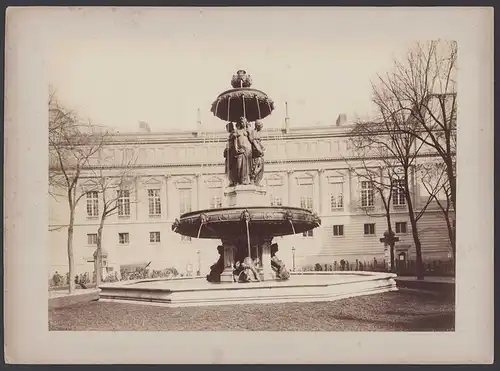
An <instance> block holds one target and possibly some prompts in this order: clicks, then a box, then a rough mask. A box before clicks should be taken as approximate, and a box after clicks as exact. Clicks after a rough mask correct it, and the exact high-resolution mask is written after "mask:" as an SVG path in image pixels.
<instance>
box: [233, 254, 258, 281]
mask: <svg viewBox="0 0 500 371" xmlns="http://www.w3.org/2000/svg"><path fill="white" fill-rule="evenodd" d="M233 275H234V280H235V281H237V282H240V283H245V282H252V281H253V282H255V281H257V282H258V281H260V278H259V273H258V272H257V268H256V267H255V264H254V261H253V260H252V258H251V257H249V256H247V257H246V258H245V259H243V262H241V263H240V262H239V261H237V262H236V264H235V269H234V271H233Z"/></svg>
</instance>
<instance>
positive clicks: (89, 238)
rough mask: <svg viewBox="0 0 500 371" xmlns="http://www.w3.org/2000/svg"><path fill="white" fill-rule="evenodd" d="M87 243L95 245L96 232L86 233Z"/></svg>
mask: <svg viewBox="0 0 500 371" xmlns="http://www.w3.org/2000/svg"><path fill="white" fill-rule="evenodd" d="M87 245H97V233H89V234H87Z"/></svg>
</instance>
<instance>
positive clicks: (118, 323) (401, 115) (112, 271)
mask: <svg viewBox="0 0 500 371" xmlns="http://www.w3.org/2000/svg"><path fill="white" fill-rule="evenodd" d="M302 10H304V9H302ZM64 11H66V12H69V13H72V12H74V13H75V14H79V15H81V14H82V13H83V15H84V16H86V17H88V18H91V17H93V18H95V19H97V20H99V19H100V18H102V19H104V18H107V19H108V21H106V22H104V21H102V23H97V24H98V25H97V26H96V29H95V32H94V33H93V35H94V36H92V35H89V36H87V37H85V36H82V35H80V37H79V38H76V37H74V38H72V37H66V38H62V37H61V40H58V41H57V42H55V40H52V43H51V47H50V48H49V50H50V51H49V52H48V53H47V54H46V57H45V59H44V68H45V71H46V77H45V79H44V80H43V84H44V86H45V88H44V89H39V90H38V91H45V93H46V94H45V96H44V97H38V98H39V99H45V110H46V111H45V113H43V115H42V116H43V117H45V118H46V122H45V124H44V125H43V130H41V128H40V130H39V133H40V134H38V135H39V136H40V138H41V136H44V138H47V139H43V140H41V139H40V147H42V145H43V147H45V149H43V151H46V152H45V153H47V155H45V154H44V152H39V153H38V155H37V156H39V157H40V158H41V157H44V156H46V157H48V159H47V160H40V161H41V165H40V166H42V165H43V166H45V167H44V170H43V171H45V178H44V179H45V185H43V184H42V183H41V182H43V178H42V180H41V181H40V183H39V184H42V185H41V189H43V187H45V188H44V189H46V190H47V191H46V193H45V196H43V195H42V193H40V194H41V195H42V196H40V197H45V199H46V200H45V201H44V205H45V206H46V208H45V210H46V211H47V214H48V215H47V217H46V219H45V224H44V225H45V227H44V228H45V232H44V233H45V236H46V241H47V242H46V244H45V243H43V242H40V245H39V246H38V249H41V250H43V252H42V253H43V254H45V260H44V261H45V262H46V263H45V264H44V265H43V270H44V271H45V276H44V277H43V281H44V282H43V284H44V285H45V284H46V287H47V290H46V291H45V292H46V299H45V303H46V306H47V308H46V314H47V317H46V318H47V320H46V323H45V327H46V329H48V332H49V333H53V334H61V333H75V334H77V333H78V334H82V336H83V333H82V332H85V333H89V336H92V335H91V333H95V332H110V331H112V332H114V333H119V332H126V333H127V334H131V335H128V336H135V335H133V334H134V332H137V333H138V335H139V333H140V332H155V333H156V334H158V336H159V335H161V334H168V333H169V332H176V333H177V332H184V333H185V334H186V335H187V334H189V333H190V332H193V331H196V332H200V333H202V332H208V333H212V334H214V335H215V334H216V332H221V331H222V332H230V333H233V334H234V336H240V335H238V333H241V334H246V333H252V332H253V333H257V332H269V333H271V332H273V333H276V332H284V333H285V334H287V333H288V334H292V333H294V332H295V333H297V332H300V333H302V332H309V333H316V334H321V333H324V334H326V333H332V332H334V333H339V335H337V336H340V337H339V339H338V341H341V340H340V339H341V336H343V335H341V334H342V333H346V336H347V333H365V332H369V333H386V334H388V333H402V334H408V336H410V333H419V334H425V333H429V334H434V333H445V334H450V335H453V334H454V333H455V332H456V331H457V330H458V329H459V328H460V325H459V324H458V322H457V317H456V309H457V306H458V305H459V303H457V295H456V292H457V290H459V285H460V283H459V282H460V280H459V277H461V275H463V274H467V272H466V270H467V268H465V270H464V271H463V272H465V273H463V272H461V269H463V267H464V265H460V264H458V263H457V262H458V261H459V260H460V259H462V257H463V256H464V255H462V257H461V255H460V254H461V251H462V250H460V241H459V240H460V239H461V238H462V236H464V235H465V234H467V233H468V229H470V226H469V227H467V223H465V222H462V221H461V220H460V218H458V215H459V214H458V210H459V209H462V210H466V209H467V208H468V204H467V203H462V200H463V199H464V197H463V196H462V198H460V197H458V196H457V190H459V189H460V187H461V184H462V182H465V181H466V179H465V178H468V177H469V176H468V175H467V173H466V171H462V168H461V167H460V166H459V161H457V159H460V158H462V159H463V158H467V157H469V158H470V156H473V155H472V151H473V150H472V149H469V148H468V146H467V145H465V146H464V145H463V144H464V142H463V140H464V139H463V137H461V136H462V135H463V134H462V133H461V130H462V127H464V126H467V125H470V124H471V123H470V122H469V121H468V119H463V118H462V117H461V115H462V105H464V106H465V104H464V103H463V102H464V101H465V99H464V98H462V96H461V94H463V93H464V91H463V90H462V89H461V85H462V86H463V84H466V83H467V80H464V81H465V82H462V74H461V73H462V70H461V66H462V65H463V64H462V52H461V50H462V45H461V41H460V36H459V35H458V33H457V35H456V37H454V36H453V33H448V34H444V33H442V32H434V33H432V32H430V33H427V34H425V35H422V36H421V37H418V35H415V36H412V34H411V33H410V34H409V35H406V36H403V35H396V34H395V33H394V32H393V33H390V34H391V35H393V36H392V37H388V36H386V35H388V34H389V33H387V34H383V33H381V32H373V33H371V30H370V29H369V25H367V26H366V28H364V29H363V32H359V31H358V32H352V34H351V35H349V32H350V30H351V29H352V28H353V27H356V25H357V24H358V23H357V22H356V20H358V21H359V22H361V21H360V19H361V17H363V19H367V17H368V18H370V17H371V18H373V17H374V16H375V15H376V14H380V15H381V16H382V17H383V15H386V16H387V19H391V18H394V17H395V16H397V13H400V12H398V11H397V10H395V11H394V13H393V14H391V11H390V10H389V9H384V10H382V9H380V12H379V11H378V10H376V9H371V10H369V9H364V10H361V9H359V12H360V13H359V15H358V18H357V16H356V13H355V12H354V9H352V10H351V11H349V10H346V9H338V10H336V9H334V8H331V9H328V12H327V13H329V14H330V15H331V19H341V18H342V15H345V16H346V17H347V16H348V17H350V18H349V19H351V21H352V22H351V23H349V22H348V21H347V20H346V21H345V28H343V29H344V32H345V33H342V32H340V31H339V28H341V27H340V26H338V25H337V26H325V25H326V24H327V22H328V21H327V19H328V17H326V16H320V15H318V12H317V11H316V12H315V11H313V10H312V9H308V10H307V11H305V13H300V12H299V11H298V9H288V10H284V9H279V8H270V9H267V10H265V9H259V8H239V9H236V8H226V9H223V8H206V9H201V8H200V9H197V8H192V9H190V8H185V9H180V8H163V9H161V8H158V9H152V8H151V9H147V8H144V9H141V8H137V9H127V8H109V9H99V8H94V9H92V8H79V9H78V10H75V9H73V10H71V9H70V10H61V12H64ZM286 12H288V13H287V14H286ZM406 12H411V10H406ZM361 13H362V14H361ZM313 14H314V15H317V16H318V18H316V20H321V22H319V21H318V22H317V23H318V24H315V22H316V21H315V18H314V16H313ZM416 14H418V13H416ZM486 14H487V13H486ZM60 15H61V14H58V16H60ZM70 15H71V14H70ZM71 16H74V14H73V15H71ZM148 17H149V18H148ZM287 18H288V19H289V22H288V23H287V22H286V21H285V19H287ZM375 18H376V16H375ZM476 18H479V17H476ZM47 19H49V18H47ZM118 19H119V21H118ZM147 19H149V21H150V22H149V23H148V21H147ZM259 19H260V20H261V21H262V24H261V26H257V23H255V21H256V20H259ZM112 20H114V22H115V23H114V24H113V25H111V24H112V22H113V21H112ZM240 21H241V22H242V23H243V22H244V23H248V24H252V23H253V26H251V27H250V28H241V29H240V28H239V26H236V27H235V25H238V24H239V23H240ZM277 21H279V24H280V27H277V26H276V25H273V22H277ZM301 22H302V23H301ZM319 23H321V25H322V26H324V27H326V28H322V27H321V25H320V24H319ZM368 23H370V21H368ZM104 24H106V25H107V27H109V28H110V29H112V30H113V29H114V32H110V35H108V34H106V33H105V32H104V31H100V28H103V29H104V26H103V25H104ZM152 24H155V25H157V26H155V27H157V28H155V27H153V26H151V25H152ZM332 24H335V22H332ZM82 25H85V26H86V28H88V27H90V26H89V23H88V21H83V23H82ZM110 25H111V26H110ZM165 25H168V26H165ZM297 25H300V26H298V27H299V30H297V29H295V27H297ZM163 26H165V27H167V28H168V29H169V30H170V32H166V31H165V32H163V33H162V32H160V31H158V30H160V29H162V28H161V27H163ZM74 27H76V26H74ZM380 27H381V28H383V27H382V26H380ZM83 29H84V28H83V26H82V27H81V29H80V30H83ZM117 29H118V30H117ZM125 29H126V31H123V30H125ZM59 32H60V31H59ZM63 33H64V32H63ZM266 35H267V37H266ZM59 36H60V35H59ZM464 59H467V58H464ZM464 63H465V64H466V63H467V61H465V62H464ZM466 93H467V91H466ZM468 98H470V97H468ZM37 107H38V106H37ZM39 107H41V105H40V106H39ZM466 109H467V108H464V112H465V111H466ZM39 110H41V108H39ZM483 124H484V125H489V123H488V122H486V121H484V122H483ZM41 125H42V124H41ZM473 125H476V123H474V124H473ZM488 130H492V129H488ZM459 137H460V139H459ZM465 140H467V138H466V137H465ZM457 143H458V144H459V146H457ZM457 147H459V148H457ZM40 172H41V171H40ZM25 176H29V175H28V174H25ZM462 189H464V190H466V189H467V186H466V185H464V186H463V188H462ZM485 191H486V190H485ZM460 192H461V190H460ZM464 192H465V191H464ZM463 194H464V193H462V195H463ZM465 197H470V196H465ZM485 197H486V193H485ZM457 199H458V201H459V203H460V205H459V206H458V209H457ZM466 201H467V200H466ZM468 201H470V202H473V199H472V198H469V199H468ZM45 206H44V207H45ZM462 210H461V211H460V213H461V214H460V215H462V213H465V214H466V213H467V211H465V212H464V211H462ZM471 215H472V214H471ZM457 221H458V222H457ZM475 222H476V223H477V222H479V221H478V220H476V221H475ZM457 226H458V233H457ZM26 232H27V233H28V234H29V228H28V229H27V230H26V231H25V233H26ZM457 236H458V239H457ZM464 241H465V240H464ZM462 246H463V245H462ZM484 248H485V249H489V248H491V251H490V250H484V251H485V252H486V254H490V253H491V254H492V246H489V245H487V246H484ZM464 254H465V253H464ZM470 263H471V264H475V263H473V262H470ZM475 268H479V265H478V266H476V267H475ZM40 279H42V278H40ZM491 284H492V283H491ZM485 303H487V302H485ZM57 336H59V335H57ZM266 336H267V335H266ZM286 336H288V335H286ZM380 336H382V335H380ZM304 339H305V338H304ZM380 339H382V338H380ZM75 344H76V343H75ZM220 347H221V348H217V349H219V350H218V351H220V352H222V353H224V354H225V352H226V350H227V351H229V350H230V348H225V347H223V346H222V345H221V346H220ZM220 349H224V350H220ZM485 349H489V348H485ZM282 351H285V349H282ZM216 352H217V350H216ZM222 353H221V354H220V355H219V357H220V358H225V357H227V356H226V355H224V354H222ZM285 353H286V351H285ZM284 357H285V358H286V356H284ZM96 361H97V360H96ZM360 361H361V359H360ZM217 362H221V361H220V360H218V361H217Z"/></svg>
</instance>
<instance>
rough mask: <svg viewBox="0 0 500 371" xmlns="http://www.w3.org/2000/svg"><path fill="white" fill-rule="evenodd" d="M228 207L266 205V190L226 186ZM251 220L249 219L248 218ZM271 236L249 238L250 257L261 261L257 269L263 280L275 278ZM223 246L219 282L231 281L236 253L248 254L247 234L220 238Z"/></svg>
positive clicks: (246, 186) (249, 186) (248, 186)
mask: <svg viewBox="0 0 500 371" xmlns="http://www.w3.org/2000/svg"><path fill="white" fill-rule="evenodd" d="M224 195H225V196H226V197H227V200H228V205H229V206H230V207H249V206H262V205H267V204H268V202H269V200H268V199H267V197H266V190H265V189H263V188H262V187H260V186H256V185H253V184H251V185H236V186H234V187H228V188H227V189H226V191H225V192H224ZM249 222H251V220H249ZM272 240H273V239H272V237H266V236H258V237H257V240H255V237H252V238H251V241H250V245H251V246H252V248H251V250H252V254H251V255H252V258H253V259H254V258H255V257H258V258H259V260H260V262H261V267H260V269H259V274H260V279H261V280H263V281H266V280H272V279H275V278H276V277H275V275H274V272H273V270H272V268H271V243H272ZM222 245H223V246H224V264H225V269H224V272H223V273H222V275H221V282H233V269H234V263H235V258H236V255H238V256H239V255H241V254H242V253H243V254H244V255H245V256H248V253H246V254H245V252H246V251H248V239H247V236H240V237H239V238H238V239H234V238H225V239H222Z"/></svg>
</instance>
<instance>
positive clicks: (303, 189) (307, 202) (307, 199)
mask: <svg viewBox="0 0 500 371" xmlns="http://www.w3.org/2000/svg"><path fill="white" fill-rule="evenodd" d="M300 207H301V208H303V209H307V210H312V209H313V185H312V184H306V185H301V186H300Z"/></svg>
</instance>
